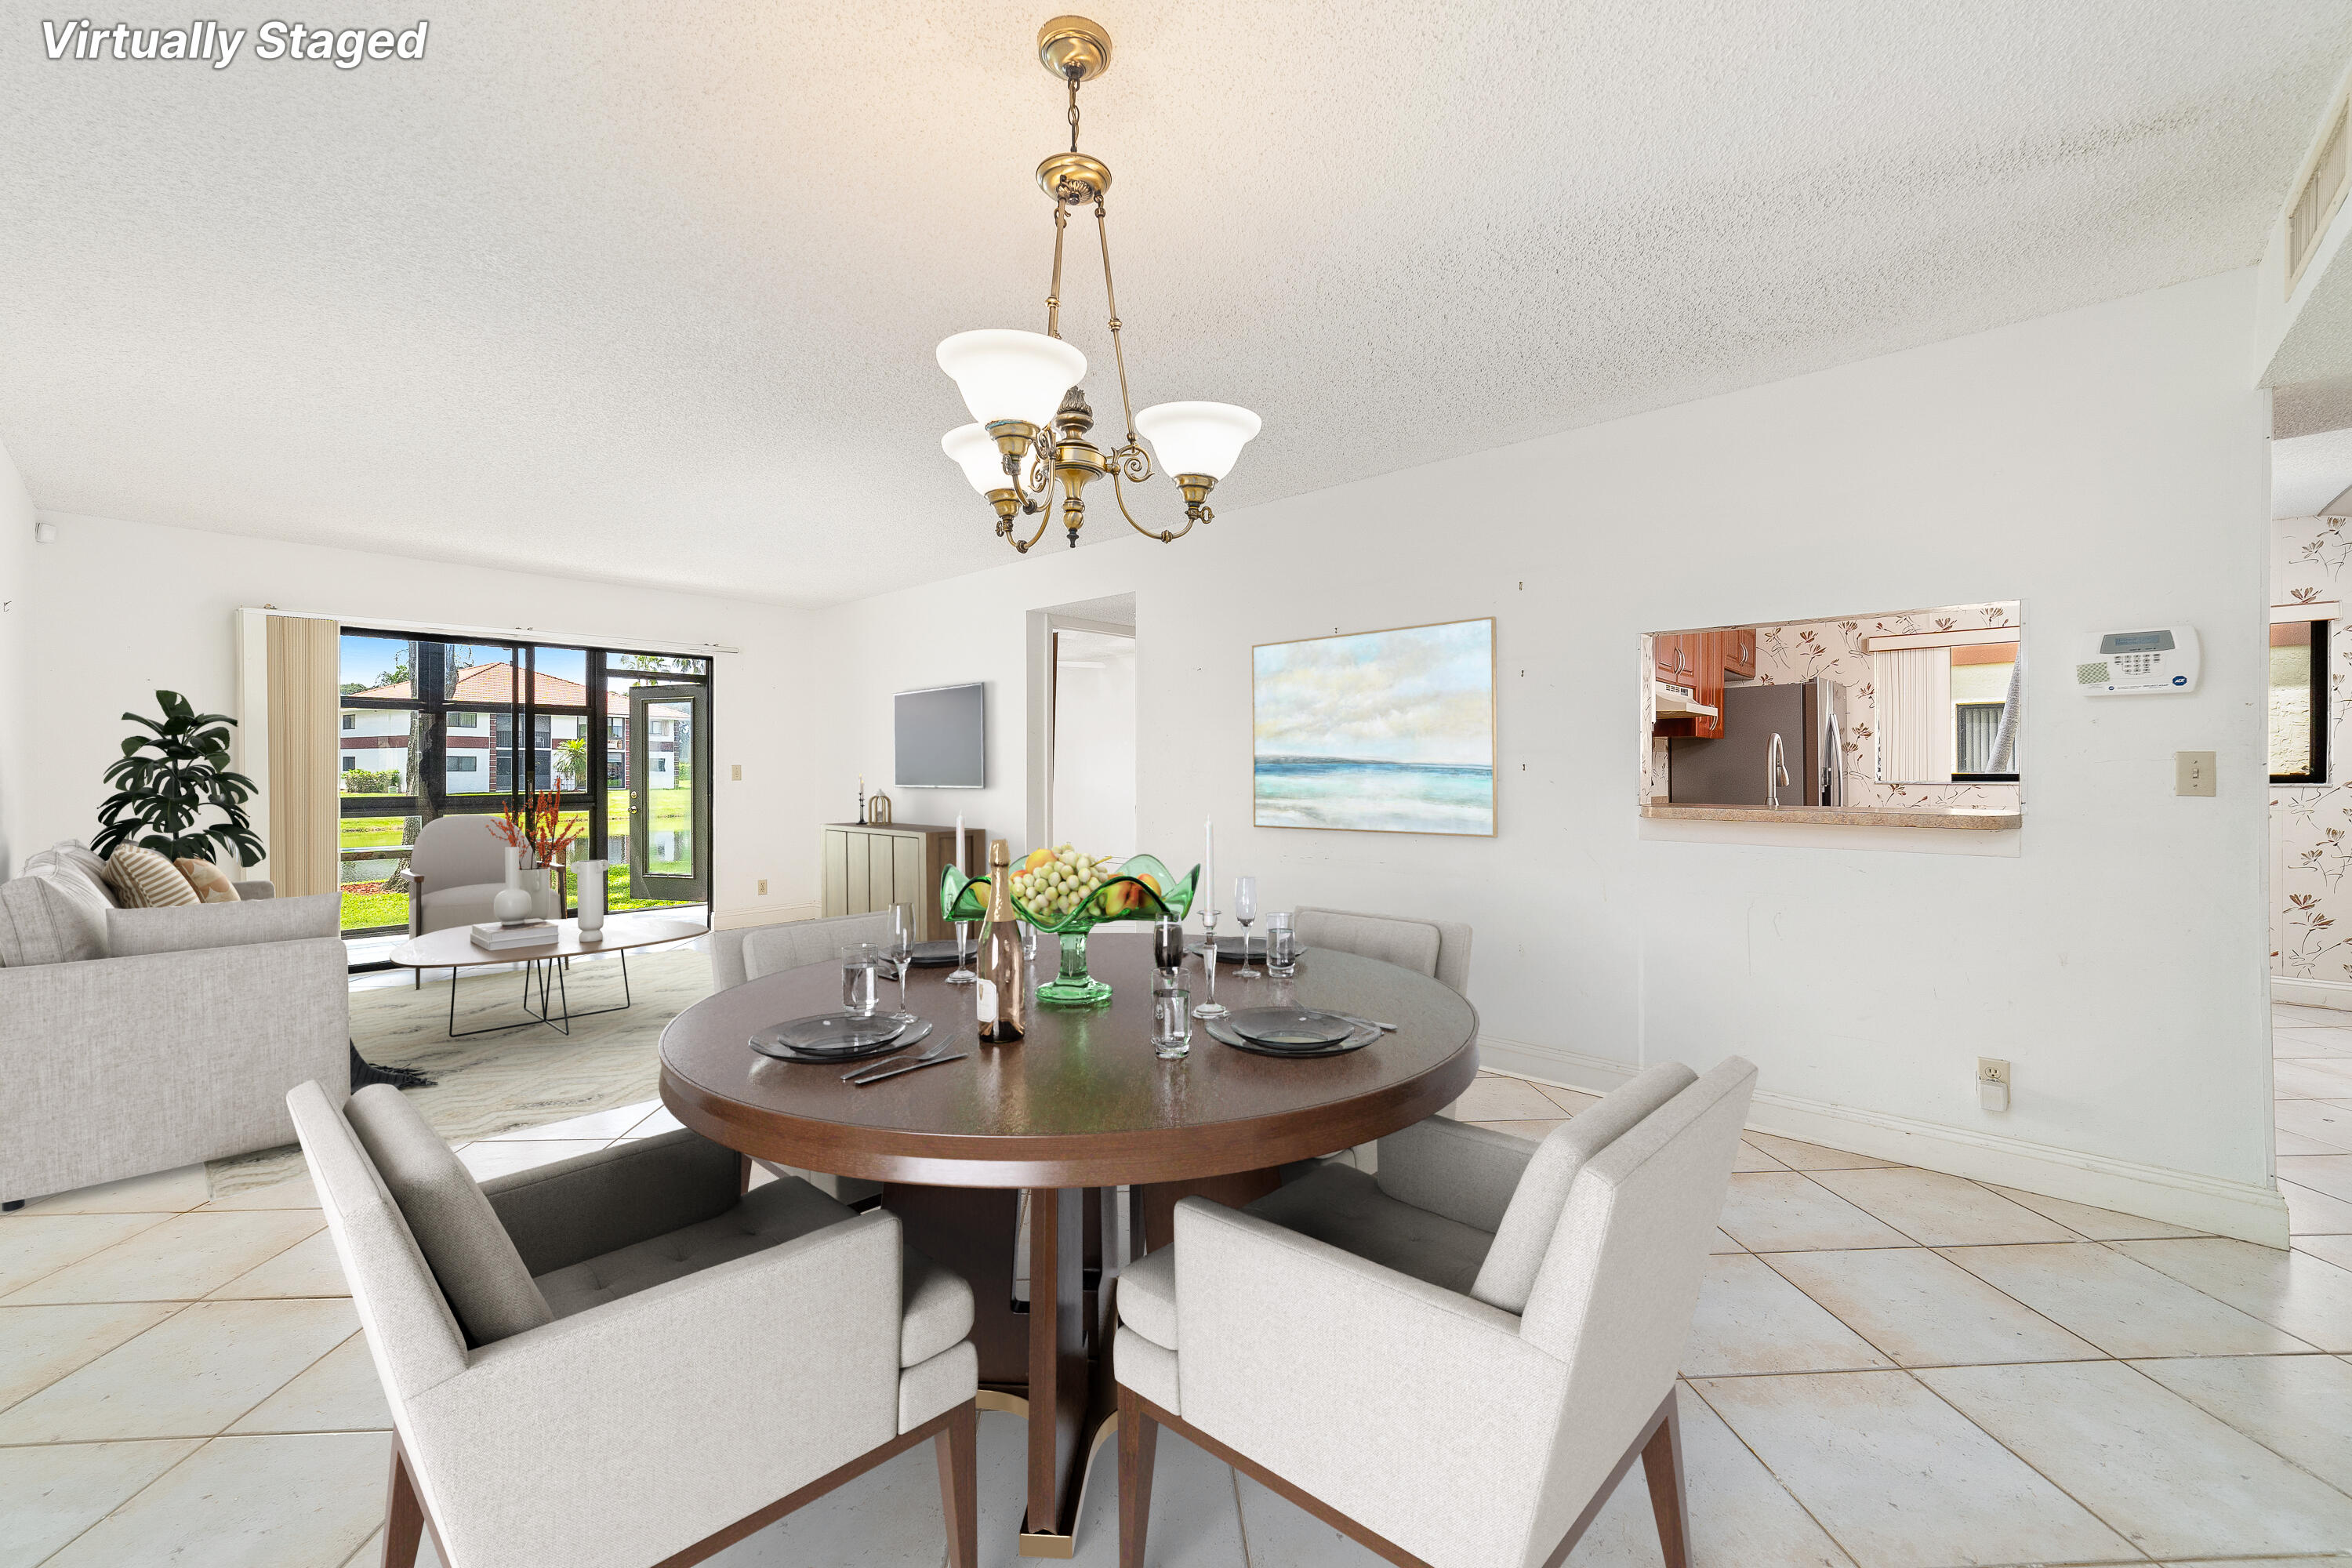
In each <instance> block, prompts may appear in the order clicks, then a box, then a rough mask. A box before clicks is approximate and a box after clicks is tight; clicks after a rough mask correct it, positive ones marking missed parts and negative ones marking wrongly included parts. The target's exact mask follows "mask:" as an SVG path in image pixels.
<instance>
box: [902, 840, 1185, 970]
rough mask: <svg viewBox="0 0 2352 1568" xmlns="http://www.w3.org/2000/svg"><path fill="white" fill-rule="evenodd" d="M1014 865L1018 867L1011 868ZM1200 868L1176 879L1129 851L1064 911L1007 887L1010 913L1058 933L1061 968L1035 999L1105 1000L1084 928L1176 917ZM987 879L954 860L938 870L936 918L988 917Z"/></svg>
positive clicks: (1182, 913) (1157, 864) (1178, 918)
mask: <svg viewBox="0 0 2352 1568" xmlns="http://www.w3.org/2000/svg"><path fill="white" fill-rule="evenodd" d="M1016 869H1017V868H1016ZM1200 877H1201V868H1199V867H1198V866H1195V867H1193V868H1192V869H1191V870H1190V871H1187V872H1185V873H1184V875H1183V877H1182V878H1181V879H1178V878H1177V877H1175V876H1174V875H1172V874H1171V872H1170V871H1169V869H1168V868H1167V867H1165V866H1163V865H1161V864H1160V862H1159V861H1158V860H1157V859H1155V858H1152V857H1151V856H1150V855H1130V856H1129V857H1128V858H1127V859H1126V860H1125V861H1123V862H1122V863H1121V864H1120V866H1119V868H1118V870H1117V871H1115V872H1113V873H1112V874H1111V875H1109V876H1108V877H1106V878H1104V879H1103V881H1102V884H1101V886H1099V887H1097V888H1096V889H1094V891H1092V892H1091V893H1088V894H1087V896H1086V897H1085V898H1083V899H1081V900H1078V902H1077V903H1076V905H1074V906H1072V907H1071V908H1070V909H1069V910H1067V911H1066V912H1064V913H1061V914H1057V915H1051V916H1048V915H1045V914H1043V913H1041V912H1040V911H1038V910H1033V909H1031V908H1030V907H1029V904H1028V902H1027V900H1024V898H1023V897H1022V895H1021V890H1020V889H1019V888H1018V887H1015V888H1013V889H1010V890H1009V891H1008V893H1007V897H1008V898H1009V899H1010V900H1012V903H1013V913H1015V914H1017V915H1019V916H1020V917H1021V918H1022V919H1023V920H1024V921H1028V922H1029V923H1030V924H1031V925H1033V926H1034V927H1036V928H1037V930H1038V931H1042V932H1044V933H1045V935H1047V936H1057V937H1059V938H1061V939H1062V965H1061V970H1060V973H1056V974H1055V976H1054V978H1053V979H1051V980H1048V981H1046V982H1045V984H1042V985H1040V986H1038V987H1037V1000H1038V1001H1040V1002H1042V1003H1046V1004H1049V1005H1055V1006H1062V1007H1093V1006H1098V1005H1101V1004H1102V1003H1105V1002H1108V1001H1109V1000H1110V986H1109V985H1108V984H1105V983H1104V982H1102V981H1100V980H1097V979H1096V978H1095V977H1094V976H1093V975H1091V974H1089V973H1087V932H1088V931H1092V930H1094V929H1095V927H1097V926H1098V925H1108V924H1109V923H1110V922H1111V921H1160V920H1172V921H1181V920H1182V919H1183V918H1184V916H1185V915H1186V914H1187V913H1188V912H1189V911H1190V910H1192V889H1193V884H1194V883H1196V882H1198V881H1199V880H1200ZM988 900H989V879H987V878H986V877H967V876H965V875H964V874H963V873H962V872H961V871H960V870H958V869H956V868H954V867H953V866H950V867H949V868H947V869H946V870H945V871H943V872H941V873H940V919H941V920H944V921H950V922H951V923H952V922H958V921H963V922H976V921H984V920H986V919H987V918H988Z"/></svg>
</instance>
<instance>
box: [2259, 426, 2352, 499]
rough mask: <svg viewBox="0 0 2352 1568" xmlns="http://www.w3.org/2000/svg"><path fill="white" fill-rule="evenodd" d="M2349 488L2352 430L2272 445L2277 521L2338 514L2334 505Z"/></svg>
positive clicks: (2351, 467) (2351, 464) (2331, 431)
mask: <svg viewBox="0 0 2352 1568" xmlns="http://www.w3.org/2000/svg"><path fill="white" fill-rule="evenodd" d="M2346 489H2352V430H2330V431H2328V432H2326V434H2325V435H2319V436H2301V437H2294V438H2292V439H2288V440H2275V441H2273V442H2272V443H2271V516H2273V518H2280V517H2316V516H2318V515H2319V514H2320V513H2321V512H2323V511H2334V510H2336V509H2335V507H2334V506H2333V504H2332V503H2333V502H2334V501H2335V500H2336V497H2338V496H2339V495H2342V494H2343V493H2344V491H2345V490H2346ZM2338 515H2341V514H2340V513H2339V514H2338Z"/></svg>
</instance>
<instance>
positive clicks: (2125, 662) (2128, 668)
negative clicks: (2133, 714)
mask: <svg viewBox="0 0 2352 1568" xmlns="http://www.w3.org/2000/svg"><path fill="white" fill-rule="evenodd" d="M2199 656H2200V648H2199V646H2198V641H2197V632H2196V629H2195V628H2194V627H2192V626H2154V627H2149V628H2147V629H2146V630H2142V631H2128V632H2097V633H2094V634H2093V635H2091V636H2089V637H2084V639H2083V647H2082V653H2081V655H2080V657H2079V659H2078V661H2077V662H2076V664H2075V666H2074V687H2075V689H2076V690H2078V691H2080V692H2082V693H2083V694H2084V696H2086V697H2135V696H2147V695H2153V694H2156V693H2158V692H2189V691H2194V690H2196V689H2197V675H2198V667H2199V664H2200V657H2199Z"/></svg>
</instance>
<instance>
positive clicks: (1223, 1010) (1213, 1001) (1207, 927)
mask: <svg viewBox="0 0 2352 1568" xmlns="http://www.w3.org/2000/svg"><path fill="white" fill-rule="evenodd" d="M1201 929H1202V930H1203V931H1207V932H1208V933H1209V944H1208V946H1206V947H1205V948H1202V950H1201V951H1202V952H1205V953H1206V954H1207V955H1208V956H1207V957H1205V958H1203V959H1202V960H1201V964H1202V967H1203V968H1205V969H1206V970H1208V972H1209V999H1208V1000H1207V1001H1206V1002H1203V1003H1202V1004H1201V1005H1199V1006H1197V1007H1195V1008H1193V1009H1192V1016H1194V1017H1195V1018H1222V1017H1223V1016H1225V1015H1226V1014H1227V1013H1228V1012H1230V1011H1231V1010H1232V1009H1230V1008H1228V1007H1226V1006H1225V1005H1223V1004H1222V1003H1220V1002H1219V1001H1218V1000H1217V911H1216V910H1202V911H1201Z"/></svg>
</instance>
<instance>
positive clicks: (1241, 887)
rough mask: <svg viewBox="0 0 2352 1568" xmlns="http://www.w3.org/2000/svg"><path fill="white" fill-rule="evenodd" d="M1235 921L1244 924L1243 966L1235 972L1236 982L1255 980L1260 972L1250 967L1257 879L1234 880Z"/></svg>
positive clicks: (1255, 912)
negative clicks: (1251, 930)
mask: <svg viewBox="0 0 2352 1568" xmlns="http://www.w3.org/2000/svg"><path fill="white" fill-rule="evenodd" d="M1234 919H1235V920H1237V921H1241V922H1242V966H1241V967H1240V968H1239V969H1236V970H1234V979H1236V980H1255V979H1258V978H1259V977H1260V972H1259V971H1258V970H1256V969H1254V968H1252V967H1251V966H1250V929H1249V928H1250V922H1251V921H1255V919H1257V879H1256V878H1255V877H1236V878H1234Z"/></svg>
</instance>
